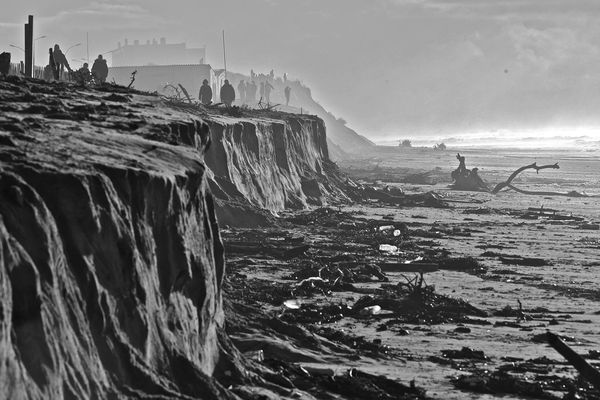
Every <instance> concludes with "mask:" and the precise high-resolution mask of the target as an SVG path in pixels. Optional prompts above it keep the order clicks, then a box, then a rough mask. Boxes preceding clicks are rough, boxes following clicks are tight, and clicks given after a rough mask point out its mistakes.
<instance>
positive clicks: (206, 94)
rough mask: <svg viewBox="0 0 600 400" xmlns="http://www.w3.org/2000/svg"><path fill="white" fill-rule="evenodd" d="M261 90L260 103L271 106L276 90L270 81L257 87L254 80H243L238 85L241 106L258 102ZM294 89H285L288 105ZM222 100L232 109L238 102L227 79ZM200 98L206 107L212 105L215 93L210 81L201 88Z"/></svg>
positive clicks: (205, 82)
mask: <svg viewBox="0 0 600 400" xmlns="http://www.w3.org/2000/svg"><path fill="white" fill-rule="evenodd" d="M257 89H259V95H260V99H259V103H265V104H269V103H270V102H271V91H273V90H274V89H275V87H274V86H273V85H272V84H271V83H270V82H269V81H263V82H260V85H259V87H257V85H256V82H254V81H253V80H251V81H249V82H245V81H244V80H243V79H242V80H240V82H239V83H238V85H237V96H238V97H237V99H238V100H239V104H240V105H244V104H251V103H255V102H256V91H257ZM291 92H292V89H291V88H290V87H289V86H286V87H285V89H284V96H285V100H286V105H289V103H290V94H291ZM219 95H220V98H221V102H222V103H223V104H225V105H226V106H228V107H231V105H232V104H233V102H234V101H235V100H236V91H235V89H234V88H233V86H232V85H231V83H229V80H228V79H225V82H224V83H223V86H222V87H221V90H220V93H219ZM198 98H199V99H200V102H201V103H202V104H204V105H210V104H212V98H213V91H212V89H211V87H210V85H209V84H208V80H207V79H205V80H204V81H203V82H202V86H201V87H200V93H199V94H198Z"/></svg>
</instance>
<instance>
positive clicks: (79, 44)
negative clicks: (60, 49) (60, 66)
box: [65, 43, 81, 56]
mask: <svg viewBox="0 0 600 400" xmlns="http://www.w3.org/2000/svg"><path fill="white" fill-rule="evenodd" d="M77 46H81V43H76V44H74V45H73V46H71V47H69V48H68V49H67V50H66V51H65V56H66V55H67V53H68V52H69V50H71V49H72V48H73V47H77Z"/></svg>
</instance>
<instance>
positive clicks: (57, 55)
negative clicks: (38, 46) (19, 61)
mask: <svg viewBox="0 0 600 400" xmlns="http://www.w3.org/2000/svg"><path fill="white" fill-rule="evenodd" d="M48 53H49V57H48V65H46V67H45V68H44V75H43V76H44V79H45V80H47V81H60V80H69V81H70V80H75V81H79V82H83V83H89V82H92V81H94V82H96V83H104V82H106V78H107V77H108V65H107V64H106V60H105V59H104V58H103V57H102V54H100V55H98V58H96V60H95V61H94V64H93V65H92V69H91V71H90V69H89V64H88V63H84V64H83V66H82V67H81V68H79V69H77V70H73V69H72V68H71V66H70V65H69V61H68V60H67V56H66V55H65V53H63V51H62V50H61V48H60V46H59V45H58V44H55V45H54V48H53V49H52V48H51V49H49V51H48Z"/></svg>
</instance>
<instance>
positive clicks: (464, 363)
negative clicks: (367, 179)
mask: <svg viewBox="0 0 600 400" xmlns="http://www.w3.org/2000/svg"><path fill="white" fill-rule="evenodd" d="M455 154H456V151H452V150H449V151H446V152H443V153H439V152H433V151H422V150H419V149H409V150H403V151H402V152H401V153H399V154H391V155H390V154H386V155H385V157H379V158H377V159H374V158H370V159H368V160H362V161H358V162H356V164H355V165H353V166H352V165H349V164H348V163H346V164H344V163H343V167H344V170H345V171H349V172H350V174H352V173H353V168H354V172H355V171H356V169H361V168H362V169H368V168H369V167H368V166H369V165H379V168H381V169H383V170H385V169H386V168H391V169H393V170H395V171H398V170H402V171H403V173H405V174H410V173H414V172H419V171H429V170H433V171H434V172H435V173H434V174H433V175H434V176H436V177H439V180H440V182H439V183H437V184H435V185H415V184H398V183H391V185H394V186H398V187H401V188H402V189H403V190H404V191H405V192H406V193H424V192H427V191H431V190H435V191H436V192H437V193H439V194H441V195H442V196H443V199H444V200H446V201H448V202H449V204H450V205H451V207H450V208H430V207H390V206H387V205H383V204H379V203H377V202H369V203H363V204H354V205H346V206H343V207H340V208H339V210H341V211H343V212H347V213H348V215H352V216H353V218H356V220H357V221H370V222H369V223H371V224H372V223H374V222H373V221H379V223H380V225H387V224H391V225H395V226H399V225H400V224H405V225H406V226H407V227H408V232H409V233H408V235H407V238H406V239H404V240H405V241H406V243H405V244H406V249H405V248H404V247H402V246H399V247H400V252H398V253H396V254H386V253H382V252H378V251H377V250H376V244H375V243H373V242H368V244H367V245H366V246H367V249H366V250H365V248H364V245H363V247H361V245H360V243H358V244H357V243H340V238H343V237H344V233H343V232H346V231H347V230H348V229H349V228H348V226H345V225H343V224H342V225H340V226H338V227H320V226H319V222H318V221H317V222H315V223H314V224H313V225H312V226H311V225H308V226H298V225H294V224H292V225H289V224H288V225H285V226H283V225H282V226H281V227H280V228H273V229H272V230H270V231H269V232H266V233H264V234H265V235H266V236H265V237H269V236H271V237H276V236H277V235H278V234H281V232H282V230H283V231H285V232H286V233H287V234H288V235H296V236H299V237H303V238H304V243H306V244H308V245H309V247H310V249H309V250H308V251H307V253H306V254H304V256H303V257H304V258H300V259H299V258H291V259H288V260H276V257H275V258H273V257H270V256H264V255H252V254H239V253H238V254H230V256H229V257H228V258H229V259H231V260H232V262H231V264H230V267H229V272H228V274H231V273H233V274H244V276H245V277H247V278H248V279H252V278H256V279H259V280H263V281H265V282H271V283H272V284H274V285H283V286H285V285H288V286H289V288H294V287H296V285H297V284H298V280H296V281H293V280H292V281H290V279H289V275H290V274H291V273H293V272H295V271H298V270H301V269H302V267H304V266H305V265H306V261H307V260H315V259H318V258H319V256H323V255H327V256H329V257H331V256H335V255H344V254H345V253H349V254H351V255H352V254H354V255H356V254H357V253H360V254H361V256H360V257H361V262H362V263H368V262H375V261H376V262H382V261H383V262H404V261H406V260H407V259H412V258H414V257H415V256H418V255H419V252H421V253H422V254H423V255H425V254H426V253H427V251H428V250H432V249H433V250H435V251H442V250H447V251H448V252H449V254H450V256H451V257H473V258H475V259H476V260H477V261H479V262H480V263H481V264H482V265H483V266H484V267H485V272H482V271H472V270H469V271H459V270H447V269H439V270H437V271H434V272H427V273H425V274H424V278H425V281H426V283H427V284H428V285H433V286H435V291H436V293H439V294H440V295H447V296H450V297H453V298H460V299H463V300H466V301H468V303H470V304H471V305H472V306H474V307H477V308H478V309H481V310H483V311H485V312H486V313H487V316H486V317H485V318H473V319H474V320H475V321H474V322H473V323H469V322H465V321H464V320H462V321H461V322H459V323H457V322H456V321H443V322H440V323H428V322H426V321H423V322H419V323H412V324H411V323H407V322H399V323H395V322H393V319H389V318H386V316H385V313H386V310H383V313H382V315H374V316H371V317H365V318H356V317H355V316H354V315H350V316H348V315H345V316H344V317H343V318H342V319H339V320H337V321H333V322H324V323H321V324H316V326H319V327H321V326H326V327H329V328H331V329H334V330H337V331H343V332H345V333H347V334H350V335H353V336H359V337H364V338H365V340H366V341H368V342H372V343H373V341H374V343H379V340H380V341H381V343H382V344H384V345H386V346H389V347H390V348H391V349H393V351H392V354H393V356H385V357H383V356H381V354H379V355H373V354H368V355H365V353H364V352H363V353H361V352H360V351H359V354H360V356H359V357H358V358H356V357H355V358H352V357H350V358H348V357H342V356H339V354H337V355H336V354H335V352H333V353H331V354H322V355H323V357H321V358H320V359H319V360H317V361H314V362H307V361H304V362H303V363H302V364H305V365H307V366H313V367H315V366H318V367H319V368H331V369H332V370H333V371H337V372H343V371H345V370H346V369H348V368H358V369H360V370H363V371H368V372H371V373H373V374H377V375H385V376H387V377H388V378H391V379H398V380H400V381H401V382H404V383H408V382H409V381H411V380H414V381H415V383H416V385H417V386H419V387H422V388H424V389H426V390H427V394H428V395H429V396H431V397H433V398H442V399H465V398H469V399H492V398H500V397H501V396H502V394H482V393H476V392H475V391H473V390H470V391H466V392H465V391H459V390H457V389H456V388H455V387H454V385H453V384H452V378H453V377H457V376H459V375H463V374H467V375H468V374H472V373H474V372H478V373H480V372H482V371H495V370H498V369H499V368H500V369H505V370H510V368H511V365H512V366H513V367H514V368H513V369H514V370H516V371H517V372H515V371H512V372H511V373H512V374H513V375H514V376H516V377H519V378H520V379H523V380H525V381H528V380H529V381H531V382H534V381H536V380H537V382H542V384H541V387H542V388H543V387H544V382H545V381H544V379H545V378H548V377H549V376H553V375H556V376H559V377H566V378H569V379H571V380H574V378H575V377H576V373H575V371H574V369H573V368H572V367H571V366H569V365H568V364H566V363H565V361H564V360H563V359H562V357H561V356H560V355H559V354H558V353H556V352H555V351H554V350H553V349H552V348H551V347H550V346H548V345H547V344H545V343H543V342H540V341H538V340H535V338H536V335H537V336H539V335H543V334H544V333H545V332H546V331H547V330H550V331H552V332H554V333H557V334H560V335H563V336H565V337H567V338H568V339H569V340H570V342H569V345H570V346H572V348H573V349H575V350H576V351H577V352H578V353H580V354H582V355H585V354H594V351H597V350H600V285H599V283H600V278H599V277H598V273H597V269H598V268H600V231H598V230H596V229H595V224H598V223H599V222H600V201H599V200H600V199H599V198H595V197H562V196H530V195H523V194H519V193H515V192H513V191H505V192H501V193H499V194H497V195H492V194H489V193H478V192H461V191H452V190H449V189H448V183H449V181H448V180H447V178H444V177H445V176H449V173H450V171H451V170H452V169H454V168H455V167H456V165H457V162H456V159H455V158H454V157H455ZM461 154H463V155H465V156H466V157H467V167H469V168H472V167H475V166H477V167H478V168H479V170H480V175H481V176H482V177H483V178H484V179H485V180H486V181H488V182H489V183H491V186H493V185H494V184H495V183H498V182H500V181H502V180H504V179H506V178H507V177H508V175H510V173H511V172H512V171H514V170H515V169H517V168H518V167H520V166H523V165H527V164H530V163H532V162H534V161H536V162H537V163H538V165H543V164H553V163H555V162H559V164H560V166H561V169H559V170H548V171H540V173H539V174H535V172H534V171H526V172H524V173H523V174H522V176H521V177H519V178H518V179H517V180H515V181H514V184H515V186H518V187H519V188H522V189H527V190H543V191H556V192H568V191H571V190H576V191H579V192H582V191H585V192H587V193H590V194H593V193H596V194H597V193H600V172H599V171H600V159H598V158H597V157H595V155H594V154H587V155H586V154H583V155H581V154H568V153H564V154H559V153H557V152H544V153H543V154H541V155H540V154H538V155H533V154H530V153H527V152H519V151H514V150H507V151H504V152H503V153H498V152H497V151H494V152H490V151H476V150H468V151H465V152H461ZM420 166H427V168H421V167H420ZM436 167H438V168H437V169H436ZM400 178H401V177H399V180H400ZM385 184H386V183H385V182H382V185H385ZM541 207H543V208H544V209H554V210H556V214H557V215H559V216H562V217H564V218H560V219H556V218H555V217H553V216H549V215H546V214H544V215H537V216H536V215H532V213H531V212H528V209H529V208H535V209H539V208H541ZM534 214H535V213H534ZM570 217H573V218H570ZM375 223H377V222H375ZM350 229H351V228H350ZM278 232H279V233H278ZM336 232H338V233H336ZM248 234H250V236H252V235H254V236H256V235H258V234H257V233H256V232H254V233H252V232H243V231H239V230H238V231H225V239H226V242H230V243H232V242H236V240H238V241H239V237H240V235H246V236H247V235H248ZM423 236H429V237H423ZM379 239H381V241H382V243H381V244H385V243H384V242H383V241H385V236H384V237H380V238H379ZM390 240H392V238H390ZM408 242H410V243H408ZM396 243H398V242H396ZM413 244H415V245H414V246H413ZM369 245H370V246H371V247H370V248H369ZM519 257H526V258H534V259H537V260H538V261H537V262H538V264H539V265H537V266H525V265H517V264H515V261H514V260H515V258H517V259H518V258H519ZM386 275H387V277H388V279H389V283H387V284H396V283H398V282H405V276H412V275H414V274H412V273H403V272H386ZM275 282H276V283H275ZM385 284H386V283H382V282H379V281H377V280H376V279H372V282H357V283H354V286H355V287H356V288H359V289H364V290H365V292H368V291H369V290H373V291H376V290H377V289H378V288H380V287H382V285H385ZM363 295H364V293H357V292H356V291H333V292H331V293H326V294H315V293H311V294H310V295H307V296H302V295H295V294H294V293H291V292H289V291H288V292H286V290H285V289H284V290H283V291H282V292H281V293H280V295H279V296H280V299H278V298H271V299H270V300H271V301H264V302H262V303H261V302H260V301H258V302H257V304H262V306H261V307H262V308H263V311H264V312H266V313H271V314H272V315H279V313H280V312H281V310H282V309H283V308H284V307H282V306H281V304H277V302H278V301H280V300H281V299H283V298H285V297H286V296H287V297H288V298H293V299H296V300H299V301H301V302H302V303H303V304H305V305H310V304H313V305H317V306H323V305H328V304H349V305H350V306H351V305H352V304H355V302H356V301H357V300H358V299H359V298H360V297H361V296H363ZM519 302H520V303H521V305H522V310H523V313H524V314H525V316H527V318H526V319H521V318H516V317H515V316H513V315H505V316H499V315H494V314H498V312H499V311H500V310H502V309H504V308H505V307H507V306H510V307H511V308H512V310H518V309H519ZM294 312H295V310H293V309H292V310H287V311H286V313H291V314H293V313H294ZM284 318H285V317H284ZM482 320H483V321H485V325H484V324H482ZM301 325H305V326H311V325H312V326H313V327H314V326H315V324H314V323H313V324H301ZM457 328H458V329H457ZM233 336H235V332H234V333H233ZM282 340H285V339H282ZM300 346H301V345H300ZM465 346H466V347H470V348H472V349H474V350H482V351H483V352H484V353H485V355H486V356H487V357H488V359H486V360H479V361H478V360H472V359H471V360H468V359H467V360H450V359H448V358H445V357H444V356H443V352H442V351H443V350H448V349H454V350H460V349H461V348H462V347H465ZM357 351H358V350H357ZM590 351H591V353H590ZM539 357H547V358H548V359H550V360H552V361H551V362H550V364H549V366H547V370H545V372H540V371H537V372H536V368H537V367H536V368H530V370H527V368H523V367H522V366H521V365H520V364H521V363H522V362H523V361H526V360H534V359H538V358H539ZM591 362H592V364H593V363H594V362H596V365H597V366H598V364H597V363H598V362H597V361H591ZM533 364H535V365H537V366H538V367H539V364H536V363H535V362H534V363H533ZM530 365H531V363H530ZM519 367H520V368H521V370H519ZM546 381H548V382H549V381H550V379H549V378H548V379H546ZM550 389H552V388H548V393H550V394H552V395H555V396H557V397H556V398H561V397H562V396H563V395H565V393H566V392H565V391H556V390H550ZM590 393H591V392H590ZM589 395H591V394H588V396H589ZM510 398H525V397H523V396H519V395H516V394H510ZM538 398H544V397H538ZM548 398H552V397H548ZM584 398H585V397H584ZM588 398H594V397H588Z"/></svg>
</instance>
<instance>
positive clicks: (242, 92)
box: [238, 80, 246, 104]
mask: <svg viewBox="0 0 600 400" xmlns="http://www.w3.org/2000/svg"><path fill="white" fill-rule="evenodd" d="M238 95H239V96H240V104H244V103H245V102H246V83H245V82H244V81H243V80H242V81H240V83H238Z"/></svg>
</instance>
